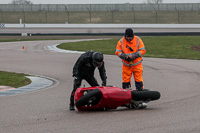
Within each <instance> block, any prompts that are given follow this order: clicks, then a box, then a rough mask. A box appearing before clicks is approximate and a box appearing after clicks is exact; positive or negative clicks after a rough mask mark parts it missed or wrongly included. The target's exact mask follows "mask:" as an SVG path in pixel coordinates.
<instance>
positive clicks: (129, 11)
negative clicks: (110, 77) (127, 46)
mask: <svg viewBox="0 0 200 133" xmlns="http://www.w3.org/2000/svg"><path fill="white" fill-rule="evenodd" d="M20 20H23V21H22V22H23V23H50V24H52V23H56V24H58V23H61V24H64V23H65V24H66V23H71V24H87V23H93V24H108V23H119V24H122V23H125V24H129V23H130V24H132V23H133V24H134V23H161V24H199V23H200V4H199V3H195V4H105V5H104V4H84V5H83V4H75V5H74V4H71V5H61V4H57V5H47V4H40V5H35V4H32V5H12V4H5V5H3V4H0V23H19V22H20Z"/></svg>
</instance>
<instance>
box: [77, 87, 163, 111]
mask: <svg viewBox="0 0 200 133" xmlns="http://www.w3.org/2000/svg"><path fill="white" fill-rule="evenodd" d="M159 98H160V93H159V92H158V91H150V90H142V91H136V90H130V89H122V88H119V87H115V86H97V87H86V88H85V87H84V88H78V89H77V90H76V93H75V105H76V108H77V110H78V111H86V110H106V109H116V108H117V107H119V106H126V107H128V108H138V109H141V108H146V107H147V102H149V101H153V100H158V99H159Z"/></svg>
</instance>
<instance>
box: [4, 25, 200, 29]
mask: <svg viewBox="0 0 200 133" xmlns="http://www.w3.org/2000/svg"><path fill="white" fill-rule="evenodd" d="M1 25H3V28H127V27H132V28H200V24H1Z"/></svg>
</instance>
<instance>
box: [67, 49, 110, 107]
mask: <svg viewBox="0 0 200 133" xmlns="http://www.w3.org/2000/svg"><path fill="white" fill-rule="evenodd" d="M96 67H97V68H98V69H99V74H100V77H101V80H102V86H106V79H107V76H106V70H105V66H104V61H103V54H102V53H101V52H95V51H92V50H90V51H87V52H85V53H83V54H82V55H81V56H80V57H79V58H78V60H77V61H76V63H75V65H74V68H73V77H74V86H73V90H72V93H71V97H70V105H69V109H70V110H75V109H74V94H75V92H76V89H77V88H78V87H80V86H81V82H82V80H83V79H85V80H86V81H87V82H88V83H89V84H90V85H91V86H99V84H98V82H97V80H96V79H95V77H94V71H95V68H96Z"/></svg>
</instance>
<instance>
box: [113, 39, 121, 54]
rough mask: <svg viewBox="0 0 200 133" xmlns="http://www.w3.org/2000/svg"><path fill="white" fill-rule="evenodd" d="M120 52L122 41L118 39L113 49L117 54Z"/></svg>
mask: <svg viewBox="0 0 200 133" xmlns="http://www.w3.org/2000/svg"><path fill="white" fill-rule="evenodd" d="M120 53H122V43H121V40H119V41H118V43H117V47H116V51H115V54H116V55H117V56H119V54H120Z"/></svg>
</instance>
